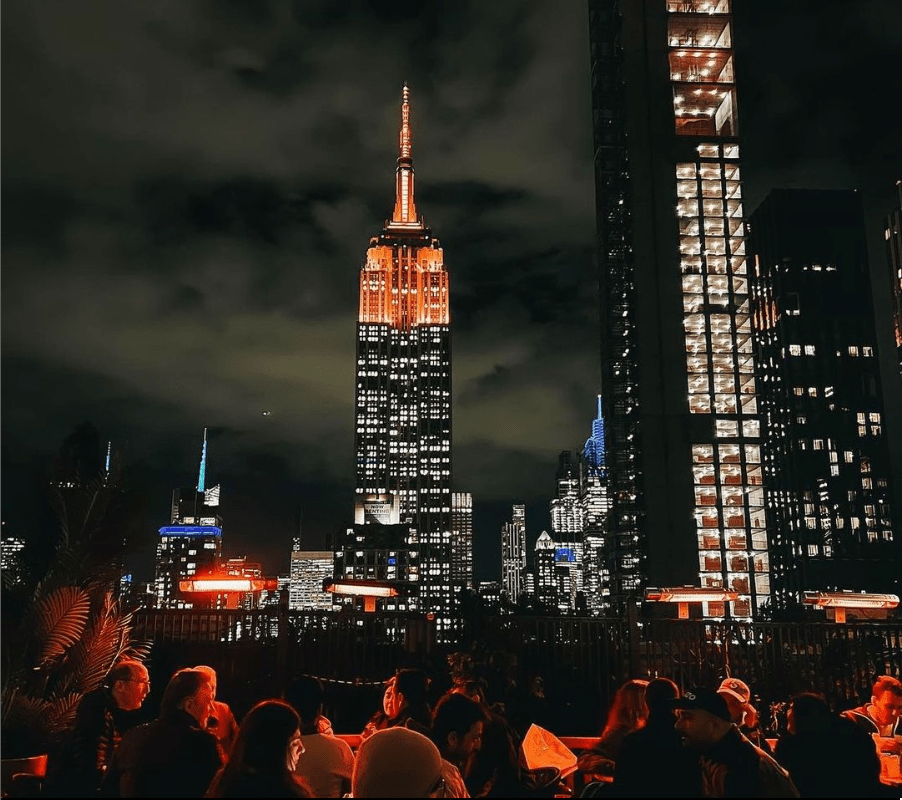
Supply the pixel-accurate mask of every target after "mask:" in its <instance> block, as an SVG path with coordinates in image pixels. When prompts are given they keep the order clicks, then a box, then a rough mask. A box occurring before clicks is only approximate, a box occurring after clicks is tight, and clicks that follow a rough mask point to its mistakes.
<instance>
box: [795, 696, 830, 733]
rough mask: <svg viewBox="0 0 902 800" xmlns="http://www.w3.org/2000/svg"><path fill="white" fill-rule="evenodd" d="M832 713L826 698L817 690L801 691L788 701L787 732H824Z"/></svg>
mask: <svg viewBox="0 0 902 800" xmlns="http://www.w3.org/2000/svg"><path fill="white" fill-rule="evenodd" d="M831 718H832V714H831V712H830V707H829V706H828V705H827V699H826V698H825V697H824V696H823V695H822V694H818V693H817V692H801V693H799V694H797V695H795V696H794V697H793V698H792V699H791V700H790V701H789V720H788V723H789V732H790V733H793V734H806V733H826V732H827V729H828V726H829V725H830V722H831Z"/></svg>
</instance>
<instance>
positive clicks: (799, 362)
mask: <svg viewBox="0 0 902 800" xmlns="http://www.w3.org/2000/svg"><path fill="white" fill-rule="evenodd" d="M750 229H751V233H750V236H749V249H750V253H751V257H752V261H753V266H754V269H753V274H752V278H751V281H752V289H753V293H754V321H753V326H754V328H755V348H756V351H757V362H758V366H759V370H760V380H759V388H758V401H759V403H760V409H761V412H762V414H763V417H764V421H765V424H764V431H765V437H764V442H763V445H762V456H763V458H762V461H763V463H764V498H763V500H762V498H761V488H759V487H757V486H756V487H753V488H751V490H750V493H749V495H748V496H749V500H750V502H751V503H752V504H753V505H755V506H760V505H762V504H764V502H765V501H766V505H767V507H768V508H769V510H770V514H769V517H768V534H769V538H770V565H769V567H768V562H767V560H766V559H767V556H766V554H765V553H762V554H760V555H758V554H756V555H755V556H754V569H755V581H756V582H757V583H759V585H763V586H764V587H765V593H766V591H767V589H766V587H767V581H768V573H770V584H771V586H770V591H772V593H773V597H774V605H775V606H776V607H778V608H782V607H786V606H791V605H799V604H801V602H802V593H803V592H804V591H806V590H809V591H813V590H820V591H827V590H831V591H835V590H837V589H854V590H861V591H872V592H898V591H899V590H900V588H902V585H900V582H902V561H900V560H899V548H898V544H899V543H898V542H895V541H894V536H893V524H892V519H891V512H890V504H891V503H890V498H891V496H892V495H891V488H890V467H889V448H888V444H887V439H886V432H885V428H884V424H885V423H884V412H883V394H882V387H881V381H880V370H879V362H878V359H877V357H876V356H877V343H876V333H875V319H874V309H873V303H872V299H871V282H870V276H869V271H868V258H867V243H866V237H865V228H864V217H863V212H862V204H861V197H860V196H859V195H858V193H857V192H854V191H808V190H795V189H784V190H778V191H774V192H772V193H771V194H770V195H768V197H767V198H766V199H765V201H764V202H763V203H762V204H761V205H760V206H759V207H758V209H757V210H756V211H755V213H754V214H752V216H751V218H750ZM726 522H727V525H728V533H732V528H733V527H735V528H737V529H740V528H742V527H744V522H745V520H744V518H743V517H742V516H741V515H738V516H737V517H736V518H735V520H734V518H733V517H732V516H728V517H727V519H726ZM759 524H760V521H759V520H758V519H757V518H755V517H753V519H752V525H753V528H757V527H758V525H759ZM747 558H748V556H747V554H746V553H740V552H736V553H731V554H730V560H729V562H728V567H729V569H730V570H731V571H732V572H734V573H736V574H737V575H741V573H743V572H745V571H746V569H747V567H746V560H747ZM748 560H749V561H751V560H752V559H748ZM737 564H738V565H737Z"/></svg>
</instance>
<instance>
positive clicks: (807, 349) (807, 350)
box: [805, 344, 814, 356]
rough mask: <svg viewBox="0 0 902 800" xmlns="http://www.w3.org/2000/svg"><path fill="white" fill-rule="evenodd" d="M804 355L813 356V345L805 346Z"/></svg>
mask: <svg viewBox="0 0 902 800" xmlns="http://www.w3.org/2000/svg"><path fill="white" fill-rule="evenodd" d="M805 355H806V356H813V355H814V345H813V344H806V345H805Z"/></svg>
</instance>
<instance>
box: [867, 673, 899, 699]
mask: <svg viewBox="0 0 902 800" xmlns="http://www.w3.org/2000/svg"><path fill="white" fill-rule="evenodd" d="M885 692H892V693H893V694H895V695H898V696H899V697H902V681H900V680H899V679H898V678H894V677H893V676H892V675H881V676H880V677H879V678H877V680H876V681H874V686H873V688H872V689H871V694H872V695H873V696H874V697H881V696H882V695H883V694H884V693H885Z"/></svg>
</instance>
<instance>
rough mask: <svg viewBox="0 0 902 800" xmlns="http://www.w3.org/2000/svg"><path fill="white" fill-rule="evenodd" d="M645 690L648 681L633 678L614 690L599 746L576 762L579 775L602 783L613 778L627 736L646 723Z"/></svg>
mask: <svg viewBox="0 0 902 800" xmlns="http://www.w3.org/2000/svg"><path fill="white" fill-rule="evenodd" d="M646 686H648V681H644V680H641V679H639V678H632V679H631V680H628V681H626V682H625V683H623V684H621V685H620V688H619V689H617V691H616V693H615V694H614V700H613V702H612V703H611V707H610V708H609V709H608V717H607V721H606V722H605V726H604V729H603V730H602V731H601V738H600V739H599V742H598V744H596V745H595V747H593V748H592V749H591V750H589V751H588V752H587V753H584V754H583V755H582V756H580V758H579V762H578V767H579V770H580V772H582V773H583V774H584V775H587V776H590V779H594V780H602V781H604V780H610V779H611V778H613V775H614V764H615V762H616V761H617V757H618V756H619V755H620V746H621V745H622V744H623V740H624V739H625V738H626V735H627V734H628V733H632V732H633V731H637V730H639V728H641V727H642V726H643V725H645V721H646V720H647V719H648V705H647V704H646V702H645V687H646Z"/></svg>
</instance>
